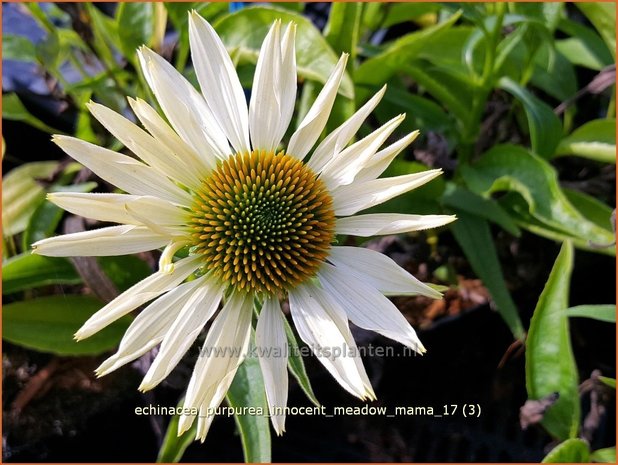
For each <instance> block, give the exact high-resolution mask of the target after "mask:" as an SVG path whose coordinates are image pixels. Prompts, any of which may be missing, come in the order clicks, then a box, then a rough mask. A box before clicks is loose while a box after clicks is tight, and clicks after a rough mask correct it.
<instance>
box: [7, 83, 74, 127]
mask: <svg viewBox="0 0 618 465" xmlns="http://www.w3.org/2000/svg"><path fill="white" fill-rule="evenodd" d="M2 118H4V119H9V120H11V121H21V122H22V123H26V124H29V125H30V126H33V127H35V128H37V129H40V130H41V131H45V132H49V133H54V134H64V133H63V132H62V131H59V130H58V129H54V128H52V127H51V126H48V125H47V124H45V123H44V122H43V121H41V120H40V119H38V118H37V117H35V116H32V115H31V114H30V112H29V111H28V110H27V109H26V107H25V106H24V104H23V103H21V100H19V97H18V96H17V94H13V93H11V94H2Z"/></svg>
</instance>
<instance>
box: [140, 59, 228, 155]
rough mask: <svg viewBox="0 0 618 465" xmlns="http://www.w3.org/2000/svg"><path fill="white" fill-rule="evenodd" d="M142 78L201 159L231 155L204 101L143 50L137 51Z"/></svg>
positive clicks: (177, 73) (181, 79) (162, 63)
mask: <svg viewBox="0 0 618 465" xmlns="http://www.w3.org/2000/svg"><path fill="white" fill-rule="evenodd" d="M138 57H139V59H140V64H141V67H142V71H143V73H144V77H145V78H146V81H147V82H148V85H149V86H150V88H151V89H152V91H153V93H154V94H155V96H156V97H157V100H158V101H159V104H160V105H161V108H162V109H163V112H164V113H165V116H167V119H168V120H169V122H170V124H171V125H172V127H173V128H174V130H175V131H176V132H177V133H178V134H179V135H180V137H182V138H183V139H184V141H185V142H187V143H188V144H189V145H190V146H191V147H192V148H193V150H195V151H196V152H197V153H199V154H200V156H201V157H202V158H203V159H208V158H209V157H212V156H213V155H214V156H216V157H218V158H220V159H225V158H227V157H228V155H229V154H230V153H231V150H230V146H229V144H228V141H227V137H226V136H225V134H224V132H223V131H222V130H221V127H220V126H219V123H218V122H217V120H216V119H215V117H214V115H213V114H212V111H211V110H210V108H209V107H208V105H207V104H206V101H205V100H204V98H203V97H202V96H201V95H200V94H199V93H198V91H197V90H195V88H194V87H193V86H192V85H191V84H190V83H189V82H188V81H187V80H186V79H185V78H184V77H183V76H182V74H180V73H179V72H178V71H176V69H174V67H173V66H172V65H171V64H170V63H168V62H167V61H165V60H164V59H163V58H162V57H160V56H159V55H157V54H156V53H154V52H153V51H152V50H150V49H148V48H147V47H142V48H140V50H139V51H138Z"/></svg>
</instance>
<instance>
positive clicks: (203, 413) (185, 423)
mask: <svg viewBox="0 0 618 465" xmlns="http://www.w3.org/2000/svg"><path fill="white" fill-rule="evenodd" d="M252 314H253V296H252V295H251V294H250V293H245V292H238V293H233V294H232V295H231V296H230V298H229V299H228V301H227V302H226V304H225V305H224V307H223V309H222V310H221V312H220V313H219V315H218V316H217V317H216V318H215V320H214V322H213V323H212V326H211V327H210V329H209V330H208V334H207V335H206V340H205V341H204V346H203V347H202V351H201V353H200V356H199V357H198V359H197V362H196V364H195V368H194V369H193V375H192V376H191V380H190V381H189V386H188V387H187V392H186V395H185V400H184V407H185V408H189V409H190V408H199V409H200V418H199V420H198V437H205V436H206V432H207V431H208V427H209V426H210V423H211V422H212V418H213V416H212V412H211V411H210V412H209V410H211V409H214V408H216V407H217V406H218V405H219V404H220V403H221V401H222V400H223V397H224V396H225V393H226V392H227V390H228V388H229V386H230V384H231V383H232V380H233V379H234V375H235V374H236V370H238V367H239V366H240V364H241V363H242V361H243V360H244V359H245V357H246V355H247V352H248V350H249V337H250V335H251V317H252ZM194 420H195V417H194V416H191V415H181V416H180V420H179V422H178V434H179V435H180V434H182V433H183V432H185V431H187V430H188V429H189V428H190V427H191V425H192V424H193V421H194Z"/></svg>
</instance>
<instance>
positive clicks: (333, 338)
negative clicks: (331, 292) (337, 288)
mask: <svg viewBox="0 0 618 465" xmlns="http://www.w3.org/2000/svg"><path fill="white" fill-rule="evenodd" d="M289 299H290V312H291V313H292V319H293V320H294V325H295V326H296V329H297V330H298V334H299V336H300V338H301V339H302V340H303V341H304V342H305V343H306V344H307V345H308V346H309V347H310V348H311V350H312V351H313V353H314V354H315V355H316V357H317V359H318V360H319V361H320V362H321V363H322V364H323V365H324V367H325V368H326V369H327V370H328V371H329V373H330V374H331V375H332V376H333V377H334V378H335V379H336V380H337V382H339V384H341V386H342V387H343V388H344V389H345V390H346V391H348V392H350V393H351V394H353V395H355V396H357V397H359V398H361V399H367V398H369V399H374V398H375V394H374V393H373V390H372V389H371V384H370V383H369V380H368V378H367V374H366V372H365V369H364V367H363V364H362V361H361V360H360V355H359V352H358V350H357V347H356V343H355V342H354V339H353V338H352V334H351V333H350V329H349V327H348V324H347V321H346V320H345V315H342V310H341V309H340V308H339V307H338V306H337V305H332V304H330V303H329V302H328V301H326V298H325V296H324V293H323V292H322V291H321V289H319V288H318V287H317V286H315V285H312V284H311V283H304V284H301V285H299V286H297V287H295V288H294V289H292V290H291V291H290V292H289Z"/></svg>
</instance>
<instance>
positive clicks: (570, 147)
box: [556, 119, 616, 164]
mask: <svg viewBox="0 0 618 465" xmlns="http://www.w3.org/2000/svg"><path fill="white" fill-rule="evenodd" d="M556 155H576V156H580V157H584V158H590V159H591V160H597V161H600V162H603V163H614V164H615V163H616V120H615V119H597V120H593V121H589V122H587V123H585V124H584V125H582V126H580V127H579V128H577V129H576V130H575V131H573V133H571V134H570V135H568V136H567V137H565V138H564V139H562V140H561V141H560V143H559V144H558V147H557V148H556Z"/></svg>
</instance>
